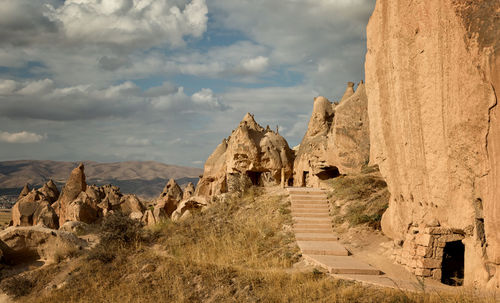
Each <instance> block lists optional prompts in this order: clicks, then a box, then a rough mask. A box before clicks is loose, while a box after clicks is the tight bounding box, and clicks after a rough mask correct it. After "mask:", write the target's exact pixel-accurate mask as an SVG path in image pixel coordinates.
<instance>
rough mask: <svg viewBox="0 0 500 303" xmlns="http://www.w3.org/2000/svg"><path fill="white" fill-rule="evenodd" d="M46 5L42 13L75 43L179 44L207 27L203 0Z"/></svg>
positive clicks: (78, 0) (84, 0) (85, 0)
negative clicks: (47, 8)
mask: <svg viewBox="0 0 500 303" xmlns="http://www.w3.org/2000/svg"><path fill="white" fill-rule="evenodd" d="M16 1H17V0H16ZM48 7H49V8H50V10H49V11H48V12H47V13H46V15H47V16H48V17H49V18H50V19H51V20H52V21H53V22H54V23H57V24H60V26H61V27H62V31H63V32H64V35H65V38H66V39H68V40H70V41H73V42H75V43H96V44H104V45H115V46H119V47H120V48H127V47H131V48H149V47H152V46H155V45H164V44H167V43H168V44H170V45H173V46H181V45H184V39H183V37H184V36H193V37H200V36H201V35H202V34H203V33H204V32H205V31H206V28H207V13H208V9H207V6H206V4H205V1H204V0H192V1H190V2H187V1H172V0H135V1H132V0H103V1H99V0H66V1H65V2H64V4H62V5H61V6H59V7H54V6H50V5H49V6H48Z"/></svg>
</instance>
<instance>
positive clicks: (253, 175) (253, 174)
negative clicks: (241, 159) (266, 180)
mask: <svg viewBox="0 0 500 303" xmlns="http://www.w3.org/2000/svg"><path fill="white" fill-rule="evenodd" d="M261 175H262V173H261V172H257V171H247V176H248V178H250V181H252V185H254V186H259V185H260V176H261Z"/></svg>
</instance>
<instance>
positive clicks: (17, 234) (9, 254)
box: [0, 226, 86, 264]
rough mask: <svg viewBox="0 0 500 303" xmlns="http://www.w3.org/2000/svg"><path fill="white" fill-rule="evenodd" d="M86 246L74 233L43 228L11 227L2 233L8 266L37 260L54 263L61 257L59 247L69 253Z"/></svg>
mask: <svg viewBox="0 0 500 303" xmlns="http://www.w3.org/2000/svg"><path fill="white" fill-rule="evenodd" d="M85 245H86V243H85V241H83V240H81V239H79V238H77V237H76V236H75V235H74V234H72V233H68V232H64V231H55V230H52V229H49V228H45V227H41V226H29V227H9V228H7V229H5V230H3V231H1V232H0V247H1V250H2V252H3V261H4V262H6V263H8V264H23V263H29V262H32V261H35V260H42V261H45V262H47V261H48V262H52V261H55V260H56V259H57V258H59V257H60V256H58V254H59V253H60V250H59V249H58V248H59V247H63V248H64V250H65V251H69V250H78V249H81V248H82V247H83V246H85Z"/></svg>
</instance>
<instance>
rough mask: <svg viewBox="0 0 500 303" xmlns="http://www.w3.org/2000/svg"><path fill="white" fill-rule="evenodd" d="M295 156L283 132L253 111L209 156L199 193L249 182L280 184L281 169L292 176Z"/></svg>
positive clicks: (230, 188)
mask: <svg viewBox="0 0 500 303" xmlns="http://www.w3.org/2000/svg"><path fill="white" fill-rule="evenodd" d="M293 158H294V154H293V152H292V150H291V149H290V147H289V146H288V143H287V142H286V140H285V139H284V138H283V137H282V136H280V135H279V134H278V133H277V132H274V131H272V130H270V129H269V128H267V129H264V128H263V127H261V126H260V125H259V124H257V122H255V119H254V117H253V116H252V115H251V114H246V115H245V117H244V118H243V120H242V121H241V122H240V124H239V126H238V128H236V130H234V131H233V132H232V134H231V136H230V137H229V138H228V139H224V140H223V141H222V143H221V144H220V145H219V146H217V148H216V149H215V151H214V152H213V153H212V155H211V156H210V157H209V158H208V159H207V161H206V163H205V171H204V173H203V178H201V180H200V181H199V182H198V186H197V188H196V195H197V196H213V195H217V194H221V193H225V192H228V191H233V190H238V189H241V187H242V186H241V185H242V184H246V183H249V184H253V185H260V186H265V185H267V184H279V183H280V182H281V169H284V173H285V179H286V180H288V179H289V178H290V177H291V176H292V167H293ZM242 180H243V181H242ZM245 180H246V181H248V182H246V181H245Z"/></svg>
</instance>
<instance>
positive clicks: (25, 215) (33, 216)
mask: <svg viewBox="0 0 500 303" xmlns="http://www.w3.org/2000/svg"><path fill="white" fill-rule="evenodd" d="M26 188H27V187H26V186H25V188H24V189H23V192H24V191H25V189H26ZM55 190H56V191H57V188H56V189H55ZM56 191H53V190H52V189H48V184H45V185H44V186H43V187H42V188H40V189H38V190H33V191H31V192H29V193H28V194H26V195H23V192H22V193H21V195H19V196H20V197H21V198H20V199H19V200H18V201H17V202H16V204H14V207H12V224H13V226H31V225H38V224H41V225H43V226H46V227H49V228H54V229H56V228H58V226H59V222H58V218H57V215H56V213H55V211H54V209H53V208H52V207H51V206H50V204H51V202H52V201H53V200H54V199H57V196H56V195H58V194H59V192H58V191H57V192H56Z"/></svg>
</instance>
